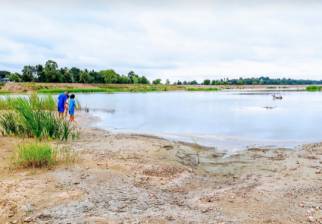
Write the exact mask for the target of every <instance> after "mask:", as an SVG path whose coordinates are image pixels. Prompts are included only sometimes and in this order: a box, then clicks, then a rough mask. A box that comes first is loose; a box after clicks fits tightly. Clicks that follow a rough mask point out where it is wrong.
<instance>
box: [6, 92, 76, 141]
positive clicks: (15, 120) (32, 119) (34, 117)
mask: <svg viewBox="0 0 322 224" xmlns="http://www.w3.org/2000/svg"><path fill="white" fill-rule="evenodd" d="M55 107H56V102H55V100H54V99H53V98H52V97H51V96H47V97H44V98H40V97H39V96H37V95H32V96H30V97H29V98H23V97H16V98H6V99H4V100H1V101H0V108H1V109H2V110H6V111H4V112H2V113H1V115H0V130H1V132H2V134H3V135H11V136H20V137H34V138H37V139H59V140H67V139H68V138H70V137H74V136H76V134H75V131H74V129H73V128H72V126H71V124H70V123H69V122H68V121H66V120H64V119H61V118H58V117H57V116H56V114H55V113H54V112H53V110H54V109H55Z"/></svg>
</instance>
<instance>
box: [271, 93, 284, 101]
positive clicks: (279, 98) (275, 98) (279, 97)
mask: <svg viewBox="0 0 322 224" xmlns="http://www.w3.org/2000/svg"><path fill="white" fill-rule="evenodd" d="M282 99H283V97H282V96H281V95H276V94H273V100H282Z"/></svg>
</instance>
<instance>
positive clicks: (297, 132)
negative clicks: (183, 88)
mask: <svg viewBox="0 0 322 224" xmlns="http://www.w3.org/2000/svg"><path fill="white" fill-rule="evenodd" d="M282 96H283V100H273V98H272V95H271V93H268V92H266V93H265V92H160V93H119V94H77V99H78V100H79V102H80V103H81V104H82V106H83V107H84V106H87V107H89V108H90V109H98V110H96V111H95V112H93V113H94V115H97V116H99V117H100V118H101V119H102V120H101V121H100V122H98V123H96V124H94V126H96V127H99V128H103V129H106V130H113V131H121V132H131V133H144V134H153V135H158V136H162V137H167V138H171V139H175V140H184V141H189V142H196V143H199V144H203V145H207V146H214V147H218V148H219V149H223V150H230V151H234V150H239V149H243V148H245V147H249V146H255V145H256V146H272V147H294V146H296V145H299V144H303V143H308V142H317V141H322V94H321V93H309V92H284V93H282ZM267 107H268V108H267ZM104 110H107V111H104Z"/></svg>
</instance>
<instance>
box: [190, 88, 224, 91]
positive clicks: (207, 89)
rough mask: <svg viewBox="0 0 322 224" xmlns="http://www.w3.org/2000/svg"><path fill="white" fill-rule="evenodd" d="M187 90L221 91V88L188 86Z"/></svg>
mask: <svg viewBox="0 0 322 224" xmlns="http://www.w3.org/2000/svg"><path fill="white" fill-rule="evenodd" d="M186 90H187V91H219V90H220V89H219V88H204V87H187V88H186Z"/></svg>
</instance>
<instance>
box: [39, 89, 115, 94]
mask: <svg viewBox="0 0 322 224" xmlns="http://www.w3.org/2000/svg"><path fill="white" fill-rule="evenodd" d="M65 91H68V92H70V93H111V92H113V90H110V89H103V88H70V89H68V88H67V89H60V88H53V89H40V90H38V91H37V92H38V93H45V94H58V93H63V92H65Z"/></svg>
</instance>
